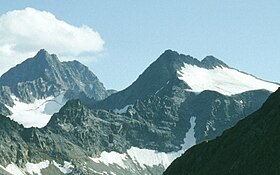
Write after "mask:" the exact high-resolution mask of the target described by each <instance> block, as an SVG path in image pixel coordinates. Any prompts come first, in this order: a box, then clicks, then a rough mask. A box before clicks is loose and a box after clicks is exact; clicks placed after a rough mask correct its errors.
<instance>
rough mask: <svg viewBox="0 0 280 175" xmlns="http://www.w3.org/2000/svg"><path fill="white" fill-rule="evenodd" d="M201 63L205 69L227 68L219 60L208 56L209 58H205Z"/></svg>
mask: <svg viewBox="0 0 280 175" xmlns="http://www.w3.org/2000/svg"><path fill="white" fill-rule="evenodd" d="M201 63H202V64H203V65H204V66H205V67H207V68H215V67H217V66H218V67H226V68H229V66H228V65H227V64H226V63H224V62H223V61H221V60H219V59H218V58H216V57H214V56H212V55H209V56H206V57H205V58H204V59H203V60H202V61H201Z"/></svg>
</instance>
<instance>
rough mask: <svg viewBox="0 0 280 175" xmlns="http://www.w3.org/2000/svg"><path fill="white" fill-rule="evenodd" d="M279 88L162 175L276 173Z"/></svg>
mask: <svg viewBox="0 0 280 175" xmlns="http://www.w3.org/2000/svg"><path fill="white" fill-rule="evenodd" d="M279 101H280V89H278V91H276V92H275V93H273V94H272V95H271V96H270V97H269V98H268V100H267V101H266V102H265V103H264V105H263V106H262V107H261V108H260V109H259V110H257V111H256V112H254V113H253V114H251V115H249V116H248V117H246V118H245V119H243V120H241V121H240V122H238V123H237V124H236V126H234V127H233V128H230V129H228V130H226V131H225V132H224V133H223V135H222V136H220V137H217V138H216V139H214V140H212V141H209V142H203V143H201V144H199V145H196V146H194V147H192V148H191V149H189V150H187V151H186V152H185V153H184V154H183V155H182V156H181V157H180V158H177V159H176V160H175V161H174V162H173V163H172V164H171V165H170V167H169V168H168V169H167V170H166V171H165V173H164V175H173V174H177V175H200V174H201V175H202V174H209V172H211V174H216V175H223V174H229V175H238V174H250V175H258V174H278V173H279V172H280V164H279V161H278V157H279V156H280V151H279V146H280V137H279V132H280V128H279V125H280V103H279Z"/></svg>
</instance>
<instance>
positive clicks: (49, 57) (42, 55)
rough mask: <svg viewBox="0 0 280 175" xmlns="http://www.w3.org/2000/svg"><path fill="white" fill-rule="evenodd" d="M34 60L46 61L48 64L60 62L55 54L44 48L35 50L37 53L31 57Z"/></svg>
mask: <svg viewBox="0 0 280 175" xmlns="http://www.w3.org/2000/svg"><path fill="white" fill-rule="evenodd" d="M33 59H34V60H36V61H46V62H48V63H49V64H53V63H55V62H56V63H57V62H60V61H59V59H58V57H57V56H56V55H55V54H49V53H48V51H46V50H45V49H41V50H39V51H38V52H37V54H36V55H35V56H34V57H33Z"/></svg>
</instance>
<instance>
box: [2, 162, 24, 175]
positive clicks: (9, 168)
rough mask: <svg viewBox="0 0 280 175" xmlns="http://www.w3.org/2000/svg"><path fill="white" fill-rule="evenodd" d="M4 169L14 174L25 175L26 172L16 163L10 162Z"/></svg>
mask: <svg viewBox="0 0 280 175" xmlns="http://www.w3.org/2000/svg"><path fill="white" fill-rule="evenodd" d="M4 170H5V171H7V172H8V173H11V174H13V175H25V173H23V172H22V170H21V169H20V168H19V167H18V166H17V165H16V164H14V163H11V164H9V165H8V166H7V167H6V168H4Z"/></svg>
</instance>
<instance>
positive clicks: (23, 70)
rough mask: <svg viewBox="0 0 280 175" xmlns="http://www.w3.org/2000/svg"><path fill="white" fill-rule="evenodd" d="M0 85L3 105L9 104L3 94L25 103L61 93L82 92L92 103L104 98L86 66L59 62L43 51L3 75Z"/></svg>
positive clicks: (74, 62) (105, 94)
mask: <svg viewBox="0 0 280 175" xmlns="http://www.w3.org/2000/svg"><path fill="white" fill-rule="evenodd" d="M0 86H1V91H0V94H1V97H2V98H1V101H2V102H3V101H4V104H6V103H8V104H10V103H12V100H11V98H7V99H6V98H3V96H4V97H6V96H7V95H6V94H13V95H15V96H16V97H18V98H19V99H20V100H21V101H23V102H26V103H30V102H33V101H34V100H35V99H41V98H46V97H48V96H57V95H59V94H60V93H61V92H64V91H69V92H70V91H71V92H72V93H74V94H79V93H84V94H85V95H86V96H88V97H90V98H94V99H95V100H101V99H104V98H105V97H107V96H108V92H107V91H106V89H105V88H104V86H103V84H102V83H101V82H100V81H99V80H98V78H97V77H96V76H95V75H94V74H93V73H92V72H91V71H90V70H89V69H88V68H87V67H86V66H84V65H83V64H81V63H79V62H78V61H69V62H60V61H59V59H58V57H57V56H56V55H54V54H51V55H50V54H49V53H48V52H47V51H46V50H43V49H42V50H40V51H39V52H38V53H37V54H36V55H35V57H33V58H29V59H27V60H25V61H24V62H22V63H21V64H18V65H17V66H15V67H13V68H11V69H10V70H9V71H8V72H6V73H4V74H3V75H2V76H1V78H0ZM2 94H4V95H2ZM69 94H71V93H69ZM5 102H6V103H5Z"/></svg>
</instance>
